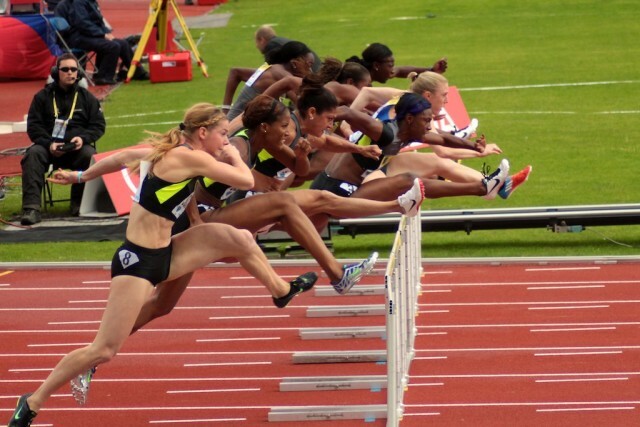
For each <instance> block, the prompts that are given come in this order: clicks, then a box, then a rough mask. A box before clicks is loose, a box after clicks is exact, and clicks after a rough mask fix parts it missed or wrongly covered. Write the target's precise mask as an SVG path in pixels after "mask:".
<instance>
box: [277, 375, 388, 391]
mask: <svg viewBox="0 0 640 427" xmlns="http://www.w3.org/2000/svg"><path fill="white" fill-rule="evenodd" d="M384 388H387V376H386V375H360V376H354V377H348V376H344V377H288V378H282V381H280V391H326V390H376V391H377V390H382V389H384Z"/></svg>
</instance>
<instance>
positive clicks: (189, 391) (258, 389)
mask: <svg viewBox="0 0 640 427" xmlns="http://www.w3.org/2000/svg"><path fill="white" fill-rule="evenodd" d="M232 391H235V392H245V391H260V388H220V389H210V390H167V394H181V393H227V392H232Z"/></svg>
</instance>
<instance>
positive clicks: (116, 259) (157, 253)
mask: <svg viewBox="0 0 640 427" xmlns="http://www.w3.org/2000/svg"><path fill="white" fill-rule="evenodd" d="M170 267H171V245H169V246H167V247H165V248H160V249H148V248H143V247H142V246H138V245H136V244H133V243H131V242H130V241H128V240H125V242H124V243H123V244H122V245H121V246H120V247H119V248H118V250H117V251H116V253H115V254H114V255H113V259H112V260H111V277H112V278H113V277H116V276H134V277H139V278H141V279H145V280H148V281H149V282H151V284H152V285H153V286H155V285H157V284H158V283H160V282H162V281H164V280H165V279H166V278H167V277H169V269H170Z"/></svg>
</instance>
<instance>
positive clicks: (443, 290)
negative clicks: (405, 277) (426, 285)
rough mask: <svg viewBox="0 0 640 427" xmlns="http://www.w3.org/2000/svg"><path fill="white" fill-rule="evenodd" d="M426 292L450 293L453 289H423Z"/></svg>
mask: <svg viewBox="0 0 640 427" xmlns="http://www.w3.org/2000/svg"><path fill="white" fill-rule="evenodd" d="M422 292H424V293H425V294H445V293H449V292H451V289H434V290H431V291H429V290H427V291H422Z"/></svg>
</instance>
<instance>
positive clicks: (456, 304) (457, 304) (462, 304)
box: [418, 300, 640, 307]
mask: <svg viewBox="0 0 640 427" xmlns="http://www.w3.org/2000/svg"><path fill="white" fill-rule="evenodd" d="M638 303H640V300H604V301H517V302H497V301H489V302H454V303H430V304H418V306H419V307H442V306H445V307H474V306H476V307H482V306H491V305H497V306H509V305H559V304H638Z"/></svg>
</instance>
